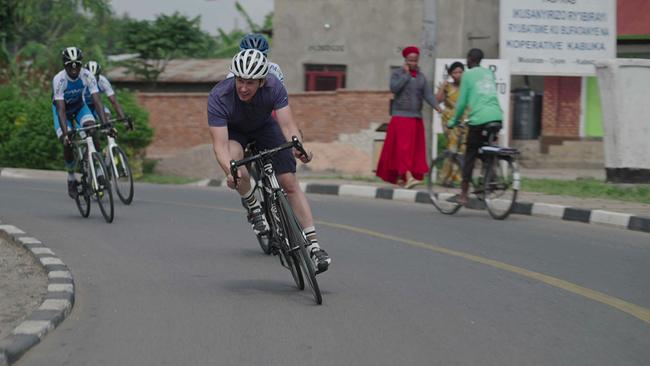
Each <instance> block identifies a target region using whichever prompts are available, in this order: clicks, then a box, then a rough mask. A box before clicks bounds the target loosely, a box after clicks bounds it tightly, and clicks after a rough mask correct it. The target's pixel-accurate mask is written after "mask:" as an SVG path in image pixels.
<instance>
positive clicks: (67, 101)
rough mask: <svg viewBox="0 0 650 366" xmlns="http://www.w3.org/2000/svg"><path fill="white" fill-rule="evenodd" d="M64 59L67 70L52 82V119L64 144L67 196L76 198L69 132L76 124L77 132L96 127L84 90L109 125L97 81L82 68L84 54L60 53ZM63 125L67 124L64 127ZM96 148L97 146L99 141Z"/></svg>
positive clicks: (72, 49) (74, 49) (74, 50)
mask: <svg viewBox="0 0 650 366" xmlns="http://www.w3.org/2000/svg"><path fill="white" fill-rule="evenodd" d="M61 58H62V61H63V67H64V69H63V70H61V71H60V72H59V73H57V74H56V75H55V76H54V78H53V79H52V115H53V118H54V130H55V131H56V136H57V138H59V140H60V141H61V143H62V144H63V160H64V162H65V167H66V170H67V171H68V194H69V195H70V197H72V198H74V197H75V196H76V195H77V179H76V178H75V175H74V170H75V157H74V150H73V148H72V141H71V140H70V138H69V137H68V129H72V128H73V125H72V122H71V121H75V126H74V128H76V127H79V126H83V125H86V124H93V123H95V117H94V116H93V114H92V112H91V111H90V109H89V108H88V106H87V105H86V103H85V102H84V99H83V93H84V89H86V88H88V91H89V92H90V96H91V98H90V99H92V100H93V102H94V103H95V105H96V106H97V107H98V111H99V113H98V115H99V119H100V121H101V122H102V123H104V122H105V121H106V116H105V114H104V106H103V105H102V101H101V98H100V97H99V90H98V89H97V81H96V80H95V78H94V77H93V75H92V74H91V73H90V71H88V70H86V69H83V68H82V65H83V64H82V60H83V53H82V52H81V50H80V49H79V48H77V47H67V48H66V49H64V50H63V52H62V53H61ZM62 121H63V122H64V123H61V122H62ZM95 140H96V139H95ZM95 145H97V142H96V141H95ZM100 178H101V179H104V177H103V176H102V177H98V179H100ZM101 179H100V180H101ZM100 184H101V182H100Z"/></svg>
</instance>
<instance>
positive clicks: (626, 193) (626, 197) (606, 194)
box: [521, 178, 650, 203]
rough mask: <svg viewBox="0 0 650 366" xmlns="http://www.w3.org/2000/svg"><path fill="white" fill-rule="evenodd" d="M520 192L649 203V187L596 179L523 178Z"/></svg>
mask: <svg viewBox="0 0 650 366" xmlns="http://www.w3.org/2000/svg"><path fill="white" fill-rule="evenodd" d="M521 190H522V191H523V192H539V193H544V194H551V195H559V196H573V197H583V198H606V199H613V200H620V201H630V202H638V203H650V185H621V184H613V183H605V182H602V181H599V180H596V179H578V180H556V179H530V178H523V179H522V184H521Z"/></svg>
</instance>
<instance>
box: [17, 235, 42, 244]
mask: <svg viewBox="0 0 650 366" xmlns="http://www.w3.org/2000/svg"><path fill="white" fill-rule="evenodd" d="M18 241H19V242H21V243H23V244H43V242H41V241H40V240H38V239H36V238H32V237H30V236H24V237H22V238H18Z"/></svg>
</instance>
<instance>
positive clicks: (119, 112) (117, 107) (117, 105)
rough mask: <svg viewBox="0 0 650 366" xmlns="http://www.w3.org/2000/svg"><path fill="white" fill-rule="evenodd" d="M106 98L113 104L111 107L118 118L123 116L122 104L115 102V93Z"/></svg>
mask: <svg viewBox="0 0 650 366" xmlns="http://www.w3.org/2000/svg"><path fill="white" fill-rule="evenodd" d="M108 100H109V101H110V102H111V104H112V105H113V108H115V112H117V116H118V117H120V118H124V111H123V110H122V106H121V105H120V103H118V102H117V98H115V94H113V95H111V96H110V97H108Z"/></svg>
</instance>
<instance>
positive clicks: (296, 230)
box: [277, 192, 323, 305]
mask: <svg viewBox="0 0 650 366" xmlns="http://www.w3.org/2000/svg"><path fill="white" fill-rule="evenodd" d="M277 196H278V202H279V203H280V211H281V213H282V219H283V221H284V222H285V223H286V226H287V230H288V235H287V236H288V238H289V243H290V244H291V250H292V252H293V253H295V256H296V258H297V259H298V262H299V263H300V267H302V273H303V274H304V276H305V278H306V279H307V282H308V283H309V287H311V292H312V294H313V295H314V300H315V301H316V303H317V304H318V305H320V304H322V303H323V295H322V294H321V292H320V287H319V286H318V281H317V280H316V270H315V269H314V263H313V262H312V261H311V258H310V257H309V253H307V246H308V245H309V243H308V241H307V238H306V237H305V234H304V233H303V231H302V226H301V225H300V222H298V218H297V217H296V215H295V214H294V213H293V210H292V209H291V206H289V202H288V201H287V198H286V197H285V196H284V194H283V193H282V192H278V195H277Z"/></svg>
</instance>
